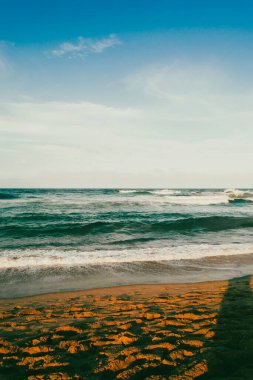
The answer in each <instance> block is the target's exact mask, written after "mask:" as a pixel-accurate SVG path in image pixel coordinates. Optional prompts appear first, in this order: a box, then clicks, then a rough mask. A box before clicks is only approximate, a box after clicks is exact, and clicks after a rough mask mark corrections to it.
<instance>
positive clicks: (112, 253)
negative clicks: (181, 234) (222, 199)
mask: <svg viewBox="0 0 253 380" xmlns="http://www.w3.org/2000/svg"><path fill="white" fill-rule="evenodd" d="M251 253H253V244H246V243H245V244H235V243H234V244H220V245H210V244H187V245H181V246H177V247H149V248H138V249H121V250H119V249H115V250H96V251H79V250H67V251H63V250H59V249H50V250H46V249H23V250H21V249H20V250H19V249H16V250H2V251H0V268H1V269H0V271H1V270H8V269H11V268H16V269H22V268H33V269H36V268H39V267H48V268H50V267H51V268H54V267H63V266H67V267H78V266H89V265H105V264H122V263H136V262H169V261H173V260H194V259H201V258H205V257H213V256H231V255H242V254H251Z"/></svg>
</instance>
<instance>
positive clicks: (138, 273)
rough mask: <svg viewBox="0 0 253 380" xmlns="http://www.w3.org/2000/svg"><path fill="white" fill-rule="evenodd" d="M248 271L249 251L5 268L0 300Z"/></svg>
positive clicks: (252, 262)
mask: <svg viewBox="0 0 253 380" xmlns="http://www.w3.org/2000/svg"><path fill="white" fill-rule="evenodd" d="M252 273H253V253H252V254H240V255H238V254H237V255H232V254H231V255H220V256H208V257H202V258H199V259H188V260H186V259H183V260H170V261H161V262H155V261H149V262H144V261H139V262H138V261H136V262H129V263H122V264H120V265H118V264H117V263H114V264H111V265H109V266H108V265H106V264H104V265H95V266H92V265H91V266H86V267H85V266H84V267H82V266H80V267H70V268H68V267H60V266H59V268H57V267H56V268H53V269H50V268H48V267H38V268H37V269H36V270H34V269H33V268H32V269H29V268H28V269H24V270H17V269H8V270H6V271H4V270H2V272H0V284H1V289H0V300H1V299H5V298H6V299H11V298H23V297H28V296H29V297H31V296H36V295H38V294H50V293H64V292H69V291H71V292H73V291H82V290H88V291H92V290H93V289H102V288H113V287H119V286H131V285H133V286H141V285H142V284H154V285H155V284H158V285H162V284H170V283H171V284H183V283H187V284H191V283H201V282H207V281H223V280H229V279H231V278H234V277H240V276H245V275H251V274H252Z"/></svg>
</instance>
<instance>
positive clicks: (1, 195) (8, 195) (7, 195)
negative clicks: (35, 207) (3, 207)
mask: <svg viewBox="0 0 253 380" xmlns="http://www.w3.org/2000/svg"><path fill="white" fill-rule="evenodd" d="M16 198H19V195H17V194H13V193H12V194H11V193H8V192H0V199H3V200H4V199H16Z"/></svg>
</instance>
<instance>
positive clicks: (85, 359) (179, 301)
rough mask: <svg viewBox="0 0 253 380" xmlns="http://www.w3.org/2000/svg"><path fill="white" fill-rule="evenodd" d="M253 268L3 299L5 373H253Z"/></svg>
mask: <svg viewBox="0 0 253 380" xmlns="http://www.w3.org/2000/svg"><path fill="white" fill-rule="evenodd" d="M252 288H253V278H252V277H251V276H244V277H241V278H237V279H232V280H229V281H216V282H204V283H194V284H169V285H160V284H158V285H131V286H119V287H112V288H101V289H93V290H84V291H74V292H64V293H51V294H44V295H37V296H32V297H24V298H17V299H1V300H0V331H1V335H0V379H1V380H2V379H17V380H18V379H29V380H35V379H36V380H37V379H38V380H39V379H40V380H42V379H50V380H59V379H87V380H88V379H101V380H102V379H103V380H104V379H108V380H109V379H110V380H112V379H136V380H137V379H138V380H139V379H149V380H162V379H172V380H179V379H180V380H190V379H196V378H198V379H225V378H226V379H233V378H234V379H252V378H253V365H252V364H251V363H252V357H253V302H252V301H253V293H252Z"/></svg>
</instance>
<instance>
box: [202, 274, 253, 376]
mask: <svg viewBox="0 0 253 380" xmlns="http://www.w3.org/2000/svg"><path fill="white" fill-rule="evenodd" d="M250 278H251V276H245V277H240V278H236V279H232V280H230V281H229V285H228V288H227V290H226V292H225V294H224V298H223V301H222V305H221V310H220V313H219V316H218V320H217V325H216V331H215V338H214V341H213V345H212V347H211V348H210V351H209V353H208V356H207V360H208V372H207V373H206V374H205V375H204V376H201V377H200V378H199V379H201V380H202V379H203V380H204V379H212V380H219V379H233V380H235V379H237V380H239V379H240V380H242V379H247V380H253V293H252V289H251V287H250Z"/></svg>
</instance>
